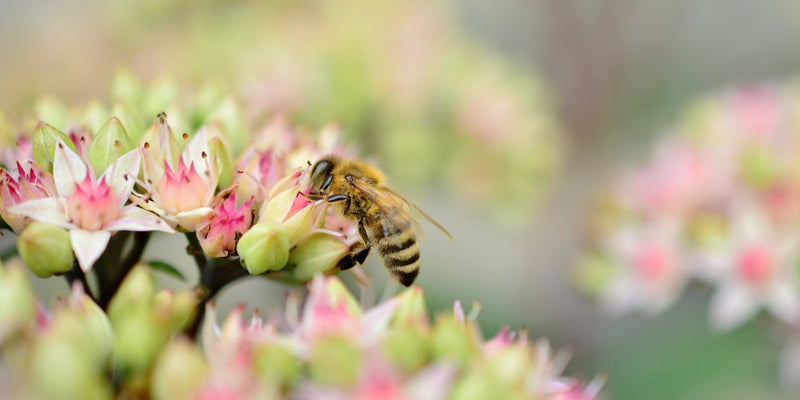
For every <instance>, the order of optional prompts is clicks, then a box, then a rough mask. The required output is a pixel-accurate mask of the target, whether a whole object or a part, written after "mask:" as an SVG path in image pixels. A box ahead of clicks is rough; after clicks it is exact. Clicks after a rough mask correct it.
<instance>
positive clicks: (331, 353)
mask: <svg viewBox="0 0 800 400" xmlns="http://www.w3.org/2000/svg"><path fill="white" fill-rule="evenodd" d="M361 364H362V360H361V352H360V351H359V349H358V347H357V346H356V345H355V343H353V342H352V341H351V340H349V339H347V338H346V337H341V336H328V337H322V338H319V339H318V340H317V341H316V342H315V343H314V345H313V348H312V350H311V359H310V360H309V372H310V374H311V380H312V381H314V382H315V383H317V384H319V385H321V386H340V387H348V386H352V385H353V384H355V382H356V381H357V380H358V376H359V372H360V371H361Z"/></svg>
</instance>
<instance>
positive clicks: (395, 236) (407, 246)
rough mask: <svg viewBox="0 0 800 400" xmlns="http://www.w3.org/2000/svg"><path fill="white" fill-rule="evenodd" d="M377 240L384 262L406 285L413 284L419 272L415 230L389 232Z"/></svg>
mask: <svg viewBox="0 0 800 400" xmlns="http://www.w3.org/2000/svg"><path fill="white" fill-rule="evenodd" d="M387 233H388V235H387V236H385V237H380V238H378V240H377V247H378V252H379V253H380V254H381V256H382V257H383V264H384V265H385V266H386V268H387V269H388V270H389V272H390V273H391V274H392V275H394V277H395V278H397V280H399V281H400V283H402V284H403V285H404V286H411V284H412V283H414V279H416V278H417V274H419V266H420V261H419V245H418V244H417V238H416V235H414V232H413V230H405V231H394V232H387Z"/></svg>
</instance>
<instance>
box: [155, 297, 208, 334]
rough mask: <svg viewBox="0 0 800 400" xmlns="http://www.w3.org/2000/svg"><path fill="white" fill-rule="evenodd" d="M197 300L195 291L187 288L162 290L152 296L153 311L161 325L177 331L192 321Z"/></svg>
mask: <svg viewBox="0 0 800 400" xmlns="http://www.w3.org/2000/svg"><path fill="white" fill-rule="evenodd" d="M198 300H199V299H198V298H197V295H196V293H195V292H190V291H188V290H181V291H179V292H177V293H174V292H172V291H171V290H162V291H161V292H159V293H158V294H156V296H155V297H154V298H153V312H154V313H155V316H156V318H157V319H158V320H159V322H161V325H163V326H164V327H165V328H166V329H167V330H169V331H172V332H177V331H179V330H181V329H183V328H184V327H185V326H186V325H188V324H189V322H191V321H192V318H193V317H194V312H195V307H196V306H197V303H198Z"/></svg>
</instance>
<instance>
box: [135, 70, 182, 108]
mask: <svg viewBox="0 0 800 400" xmlns="http://www.w3.org/2000/svg"><path fill="white" fill-rule="evenodd" d="M177 99H178V85H177V84H176V83H175V81H174V80H173V79H170V78H167V77H161V78H159V79H157V80H156V81H155V82H153V83H152V84H151V85H150V88H149V89H148V90H147V91H146V92H145V93H144V99H143V103H144V104H142V107H143V108H144V110H145V112H146V113H147V114H148V115H156V114H158V113H160V112H162V111H165V110H167V109H168V108H169V107H170V106H171V105H172V104H173V103H174V102H175V100H177Z"/></svg>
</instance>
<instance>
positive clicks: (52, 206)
mask: <svg viewBox="0 0 800 400" xmlns="http://www.w3.org/2000/svg"><path fill="white" fill-rule="evenodd" d="M9 211H11V212H12V213H17V214H21V215H24V216H26V217H28V218H31V219H35V220H37V221H41V222H47V223H48V224H53V225H56V226H60V227H62V228H70V227H72V224H70V223H69V217H67V205H66V204H65V202H64V199H62V198H58V197H45V198H43V199H36V200H31V201H26V202H24V203H22V204H18V205H16V206H14V207H11V208H10V209H9Z"/></svg>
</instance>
